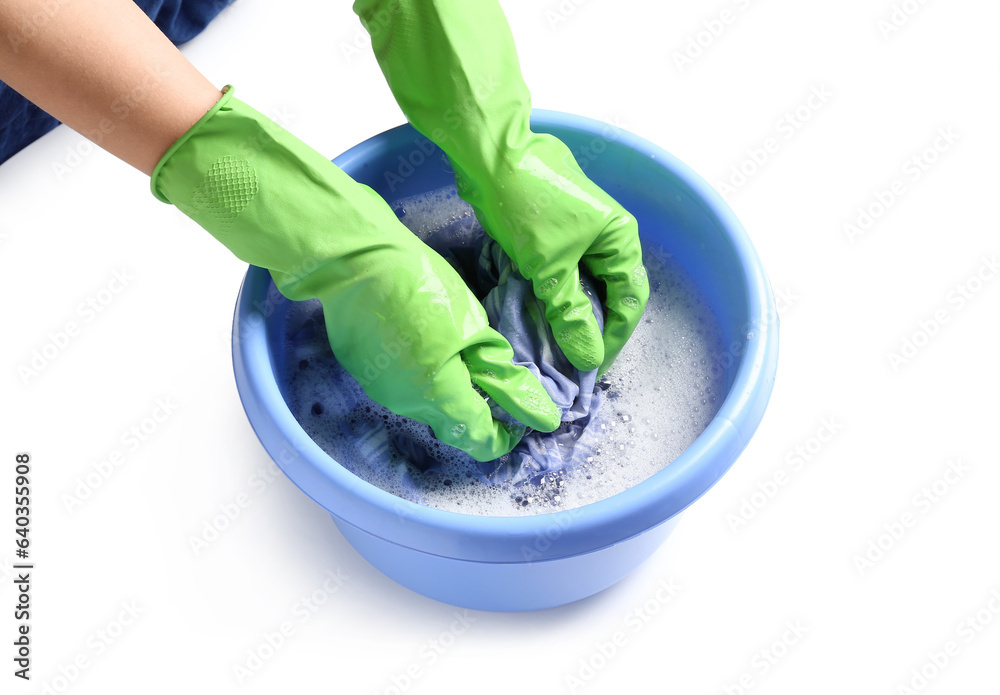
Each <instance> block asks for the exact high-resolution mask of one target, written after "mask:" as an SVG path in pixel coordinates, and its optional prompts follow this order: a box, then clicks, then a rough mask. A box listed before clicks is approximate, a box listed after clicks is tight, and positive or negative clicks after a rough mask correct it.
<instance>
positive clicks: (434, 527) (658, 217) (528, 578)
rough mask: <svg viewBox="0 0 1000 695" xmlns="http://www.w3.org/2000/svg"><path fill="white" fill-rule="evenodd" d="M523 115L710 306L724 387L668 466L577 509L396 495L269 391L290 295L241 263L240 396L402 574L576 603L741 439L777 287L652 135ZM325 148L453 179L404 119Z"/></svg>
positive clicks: (766, 380) (366, 178)
mask: <svg viewBox="0 0 1000 695" xmlns="http://www.w3.org/2000/svg"><path fill="white" fill-rule="evenodd" d="M532 127H533V129H534V130H535V131H538V132H548V133H552V134H554V135H556V136H557V137H559V138H560V139H562V140H563V141H564V142H565V143H566V144H567V145H569V147H570V149H571V150H573V153H574V155H575V156H576V157H577V160H578V161H579V162H580V165H581V166H582V167H583V168H584V170H585V171H586V173H587V174H588V176H590V177H591V178H592V179H593V180H594V181H595V182H596V183H597V184H598V185H600V186H601V187H603V188H604V189H605V190H607V191H608V192H609V193H610V194H611V195H612V196H613V197H614V198H616V199H617V200H618V201H619V202H620V203H621V204H622V205H624V206H625V208H626V209H628V210H629V211H630V212H631V213H632V214H634V215H635V216H636V217H637V218H638V220H639V228H640V232H641V235H642V238H643V241H644V243H656V244H658V245H661V246H663V247H665V248H666V249H667V250H668V251H670V252H671V253H672V254H673V256H674V258H675V259H676V260H678V261H679V262H680V264H681V265H682V267H684V268H685V269H686V270H687V272H688V273H689V274H690V276H691V277H692V278H693V280H694V281H695V283H696V284H697V285H698V286H699V288H700V290H701V292H702V293H703V295H704V297H705V298H706V300H707V301H708V303H709V305H710V306H711V307H712V310H713V311H714V312H715V314H716V316H717V317H718V319H719V322H720V325H721V329H722V334H723V338H724V340H723V354H720V355H719V356H718V360H717V364H718V368H719V369H722V370H723V371H724V372H725V375H726V386H727V395H726V398H725V400H724V402H723V404H722V406H721V407H720V409H719V412H718V414H717V415H716V416H715V418H714V419H713V420H712V422H711V423H710V424H709V426H708V428H707V429H706V430H705V431H704V432H703V433H702V434H701V435H700V436H699V437H698V438H697V440H695V442H694V443H693V444H692V445H691V446H690V447H688V448H687V450H685V451H684V453H683V454H681V456H680V457H678V458H677V459H676V460H674V461H673V462H672V463H670V465H668V466H666V467H665V468H664V469H663V470H661V471H659V472H658V473H656V474H655V475H653V476H652V477H650V478H649V479H647V480H645V481H643V482H642V483H640V484H638V485H636V486H634V487H632V488H630V489H628V490H626V491H624V492H622V493H620V494H617V495H614V496H613V497H609V498H607V499H605V500H602V501H599V502H595V503H592V504H589V505H586V506H584V507H580V508H577V509H572V510H566V511H560V512H554V513H548V514H541V515H537V516H531V517H488V516H473V515H467V514H458V513H454V512H446V511H441V510H438V509H433V508H430V507H424V506H421V505H418V504H414V503H412V502H408V501H405V500H402V499H400V498H398V497H395V496H393V495H391V494H389V493H387V492H384V491H383V490H380V489H379V488H377V487H374V486H373V485H370V484H369V483H366V482H364V481H363V480H361V479H359V478H357V477H356V476H355V475H354V474H352V473H350V472H348V471H347V470H346V469H344V468H343V467H342V466H341V465H340V464H339V463H337V462H336V461H334V460H333V459H332V458H330V457H329V456H328V455H327V454H326V453H325V452H324V451H323V450H322V449H320V447H319V446H318V445H317V444H315V443H314V442H313V441H312V440H311V439H310V438H309V436H308V435H307V434H306V433H305V431H303V429H302V428H301V427H300V426H299V424H298V422H297V421H296V420H295V418H294V417H293V416H292V413H291V411H290V410H289V408H288V406H287V405H286V403H285V400H284V398H283V396H282V389H283V388H284V377H283V375H282V374H281V373H280V370H281V369H282V367H281V365H282V364H283V363H284V360H283V358H282V351H283V350H284V345H285V341H284V335H283V325H284V321H283V318H284V315H285V312H286V310H287V308H288V306H289V302H288V301H287V300H286V299H284V298H283V297H282V296H281V295H280V294H279V293H278V291H277V290H276V289H275V287H274V285H273V284H272V282H271V279H270V275H269V274H268V272H267V271H266V270H263V269H261V268H257V267H253V266H251V267H250V269H249V271H248V272H247V275H246V278H245V279H244V282H243V286H242V288H241V289H240V294H239V299H238V301H237V304H236V314H235V318H234V323H233V362H234V368H235V373H236V384H237V387H238V389H239V393H240V398H241V399H242V401H243V407H244V408H245V410H246V413H247V417H248V418H249V419H250V422H251V424H252V425H253V428H254V430H255V431H256V433H257V436H258V437H259V438H260V441H261V443H262V444H263V445H264V447H265V449H267V451H268V453H269V454H270V455H271V457H272V458H273V459H274V460H275V462H276V463H277V465H278V466H279V467H280V468H281V470H283V471H284V472H285V474H286V475H287V476H288V477H289V478H290V479H291V480H292V481H293V482H294V483H295V484H296V485H297V486H298V487H299V488H300V489H302V491H303V492H305V493H306V494H307V495H309V497H311V498H312V499H313V500H315V501H316V502H317V503H318V504H320V505H322V506H323V507H324V508H325V509H326V510H328V511H329V512H330V514H331V515H332V516H333V519H334V521H335V522H336V524H337V526H338V528H339V529H340V531H341V532H342V533H343V534H344V536H345V537H346V538H347V540H348V541H349V542H350V543H351V544H352V545H353V546H354V547H355V548H356V549H357V550H358V552H360V553H361V554H362V555H363V556H364V557H365V558H366V559H367V560H368V561H369V562H371V563H372V564H373V565H374V566H375V567H377V568H378V569H379V570H381V571H382V572H384V573H385V574H386V575H388V576H389V577H391V578H392V579H394V580H396V581H397V582H399V583H400V584H403V585H404V586H407V587H409V588H410V589H413V590H414V591H417V592H420V593H421V594H424V595H426V596H430V597H432V598H435V599H438V600H440V601H444V602H447V603H451V604H454V605H457V606H463V607H468V608H476V609H483V610H502V611H518V610H534V609H539V608H548V607H552V606H558V605H561V604H565V603H569V602H572V601H576V600H578V599H581V598H584V597H586V596H590V595H592V594H594V593H597V592H598V591H601V590H603V589H605V588H607V587H609V586H611V585H612V584H614V583H615V582H617V581H619V580H620V579H622V578H623V577H625V576H626V575H627V574H628V573H629V572H631V571H632V570H633V569H635V567H636V566H638V565H639V563H641V562H642V561H643V560H645V559H646V558H647V557H649V555H650V554H651V553H652V552H653V551H654V550H656V548H657V547H658V546H659V545H660V544H661V543H662V542H663V541H664V539H665V538H666V537H667V535H668V534H669V533H670V532H671V531H672V530H673V528H674V526H675V525H676V523H677V521H678V518H679V515H680V513H681V512H682V511H683V510H684V509H685V508H687V506H688V505H690V504H691V503H692V502H694V501H695V500H696V499H698V498H699V497H700V496H701V495H703V494H704V493H705V492H706V491H707V490H708V489H709V488H710V487H711V486H712V485H713V484H714V483H715V482H716V481H717V480H718V479H719V478H720V477H721V476H722V475H723V474H724V473H725V472H726V471H727V470H728V469H729V467H730V466H732V464H733V462H734V461H736V458H737V457H738V456H739V454H740V453H741V452H742V451H743V449H744V447H745V446H746V445H747V442H748V441H749V440H750V437H751V436H752V435H753V433H754V431H755V430H756V429H757V425H758V424H759V423H760V420H761V418H762V417H763V414H764V409H765V407H766V406H767V401H768V398H769V397H770V394H771V388H772V385H773V383H774V373H775V368H776V364H777V357H778V325H777V315H776V313H775V309H774V300H773V298H772V296H771V291H770V287H769V285H768V282H767V279H766V277H765V275H764V271H763V268H762V267H761V264H760V260H759V259H758V257H757V254H756V252H755V251H754V248H753V246H752V245H751V243H750V240H749V238H748V237H747V235H746V232H745V231H744V229H743V227H742V226H741V225H740V223H739V221H738V220H737V219H736V217H735V216H734V215H733V212H732V211H731V210H730V209H729V207H728V206H727V205H726V204H725V203H724V202H723V200H722V199H721V198H720V197H719V196H718V195H717V194H716V193H715V191H714V190H713V189H712V188H711V187H710V186H709V185H708V184H707V183H706V182H705V181H704V180H703V179H702V178H701V177H699V176H698V175H697V174H695V173H694V172H693V171H691V170H690V169H689V168H688V167H687V166H685V165H684V164H683V163H681V162H680V161H678V160H677V159H675V158H674V157H673V156H671V155H670V154H668V153H667V152H665V151H664V150H662V149H660V148H658V147H656V146H655V145H653V144H651V143H649V142H647V141H645V140H643V139H641V138H639V137H637V136H635V135H632V134H630V133H627V132H625V131H622V130H620V129H617V128H614V127H613V126H609V125H607V124H605V123H601V122H599V121H594V120H591V119H587V118H582V117H579V116H573V115H569V114H564V113H558V112H554V111H541V110H535V111H534V112H533V115H532ZM334 162H335V163H336V164H337V165H338V166H340V167H341V168H343V169H344V170H345V171H346V172H347V173H348V174H350V175H351V176H352V177H354V178H355V179H356V180H358V181H360V182H362V183H365V184H367V185H369V186H371V187H372V188H374V189H375V190H376V191H378V192H379V193H380V194H381V195H382V196H383V197H384V198H386V199H387V200H389V201H390V202H392V201H394V200H396V199H399V198H404V197H406V196H410V195H414V194H417V193H423V192H426V191H430V190H433V189H436V188H440V187H441V186H444V185H446V184H448V183H451V182H453V177H452V173H451V170H450V168H449V167H448V163H447V160H446V158H445V157H444V155H443V154H442V153H441V151H440V150H439V149H438V148H437V147H435V146H434V145H433V144H431V143H430V141H428V140H427V139H426V138H424V137H422V136H421V135H420V134H419V133H418V132H416V131H415V130H414V129H413V128H412V127H410V126H409V125H404V126H400V127H398V128H393V129H392V130H388V131H386V132H384V133H381V134H379V135H376V136H375V137H373V138H371V139H369V140H366V141H365V142H363V143H361V144H359V145H357V146H355V147H353V148H351V149H350V150H348V151H347V152H345V153H344V154H342V155H341V156H339V157H337V158H336V159H335V160H334Z"/></svg>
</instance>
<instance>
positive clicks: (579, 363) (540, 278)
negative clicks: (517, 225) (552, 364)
mask: <svg viewBox="0 0 1000 695" xmlns="http://www.w3.org/2000/svg"><path fill="white" fill-rule="evenodd" d="M560 260H563V261H564V262H565V259H560ZM546 271H548V272H546ZM532 285H533V286H534V290H535V296H536V297H538V299H539V300H541V302H542V304H544V305H545V318H546V319H547V320H548V322H549V326H551V327H552V335H553V336H554V337H555V339H556V343H557V344H558V345H559V347H560V348H561V349H562V351H563V354H565V355H566V358H567V359H568V360H569V361H570V363H571V364H572V365H573V366H574V367H576V368H577V369H579V370H580V371H584V372H589V371H590V370H591V369H597V368H598V367H599V366H600V365H601V363H602V362H603V361H604V341H603V340H602V338H601V329H600V327H599V326H598V325H597V318H596V317H595V316H594V309H593V306H592V305H591V303H590V299H589V298H588V297H587V295H586V293H585V292H584V291H583V287H582V286H581V285H580V266H579V265H578V263H577V262H576V260H575V259H574V261H573V262H572V263H571V264H570V265H569V266H568V267H560V268H551V267H550V268H546V267H545V266H543V267H542V268H541V269H539V270H538V271H537V272H536V273H535V275H534V277H533V278H532Z"/></svg>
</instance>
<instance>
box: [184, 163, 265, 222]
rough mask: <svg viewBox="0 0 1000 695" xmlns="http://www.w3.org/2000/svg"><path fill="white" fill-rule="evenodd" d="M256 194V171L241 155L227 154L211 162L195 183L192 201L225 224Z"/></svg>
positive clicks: (233, 218) (234, 217)
mask: <svg viewBox="0 0 1000 695" xmlns="http://www.w3.org/2000/svg"><path fill="white" fill-rule="evenodd" d="M256 194H257V172H256V171H255V170H254V168H253V165H251V164H250V162H248V161H247V160H245V159H243V158H241V157H235V156H233V155H225V156H223V157H220V158H219V159H217V160H216V161H215V163H214V164H212V166H211V168H209V170H208V171H207V172H206V173H205V178H203V179H202V180H201V183H199V184H198V185H197V186H195V189H194V194H193V195H192V196H191V204H192V205H194V206H195V207H197V208H200V209H202V210H205V211H206V212H208V213H209V214H211V215H212V216H213V217H215V218H216V221H217V222H218V223H219V225H220V226H221V227H223V228H224V227H225V226H226V225H228V224H229V223H231V222H232V221H233V220H235V219H236V216H237V215H239V214H240V211H242V210H243V208H245V207H246V206H247V204H248V203H249V202H250V201H251V200H253V197H254V196H255V195H256Z"/></svg>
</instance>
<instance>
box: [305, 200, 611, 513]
mask: <svg viewBox="0 0 1000 695" xmlns="http://www.w3.org/2000/svg"><path fill="white" fill-rule="evenodd" d="M404 221H405V220H404ZM422 238H423V239H424V241H425V242H426V243H427V244H428V245H429V246H430V247H431V248H433V249H435V250H436V251H438V252H439V253H441V254H442V255H443V256H444V257H445V258H446V259H447V260H448V261H449V262H450V263H451V264H452V266H453V267H455V269H456V270H457V271H458V272H459V274H460V275H461V276H462V277H463V279H465V281H466V282H467V283H468V285H469V287H470V289H472V291H473V293H474V294H476V296H477V297H479V298H480V299H481V301H482V302H483V306H484V308H485V310H486V314H487V316H488V317H489V320H490V325H491V326H493V328H494V329H496V330H497V331H498V332H499V333H501V334H502V335H504V336H505V337H506V338H507V340H508V341H510V343H511V346H512V347H513V349H514V362H515V363H517V364H521V365H524V366H525V367H526V368H527V369H528V370H530V371H531V372H532V373H533V374H534V375H535V376H536V377H537V378H538V380H539V381H540V382H541V383H542V386H543V387H544V388H545V390H546V391H547V392H548V394H549V396H550V397H551V398H552V400H553V401H554V402H555V403H556V405H557V406H558V407H559V408H560V410H561V411H562V424H561V425H560V427H559V428H558V429H557V430H556V431H555V432H551V433H543V432H536V431H532V430H527V431H526V434H525V436H524V437H523V438H522V440H521V442H520V443H519V444H518V445H517V446H516V447H515V448H514V449H513V451H511V452H510V453H509V454H507V455H505V456H502V457H501V458H499V459H496V460H494V461H488V462H479V461H476V460H474V459H473V458H472V457H470V456H467V455H466V454H464V453H462V452H460V451H458V450H457V449H453V448H452V447H450V446H447V445H445V444H443V443H441V442H440V441H438V440H436V439H433V438H432V437H428V436H423V437H421V436H415V435H414V433H413V432H414V430H413V429H409V430H408V429H406V428H403V429H401V428H398V427H392V426H391V425H387V419H386V416H387V415H388V411H387V410H386V409H385V408H383V407H382V406H380V405H378V404H376V403H375V402H374V401H372V400H370V399H369V398H367V396H363V395H362V396H361V397H360V398H359V397H358V396H357V395H356V394H357V393H358V391H359V389H358V388H351V386H353V385H354V380H353V377H351V376H350V375H349V374H348V373H347V372H346V371H345V370H344V369H343V368H342V367H340V365H339V364H337V363H336V360H335V358H334V357H333V355H332V353H331V352H330V348H329V344H328V343H327V337H326V327H325V324H324V321H323V316H322V308H321V307H320V305H319V302H318V301H314V302H313V303H312V304H311V305H309V307H308V309H306V307H303V313H302V314H300V315H302V316H307V317H308V318H306V319H305V320H302V319H297V320H296V321H295V322H294V325H292V326H291V327H290V336H291V344H292V346H293V352H292V354H291V356H290V358H291V359H292V360H293V364H297V363H299V361H300V360H301V361H302V364H307V365H310V366H309V367H306V368H307V369H313V368H315V367H321V366H325V365H332V366H334V367H335V368H334V369H333V370H332V371H331V372H329V373H328V375H327V376H324V383H325V384H326V385H327V386H328V387H330V388H329V391H332V392H333V393H336V394H338V397H337V399H336V400H335V402H329V399H328V398H327V399H325V400H323V402H322V403H321V404H320V403H317V404H316V406H314V410H313V413H316V410H315V408H316V407H318V408H319V409H321V411H322V415H321V419H322V420H323V423H324V424H323V425H322V427H324V428H332V429H333V430H334V431H332V432H331V431H330V430H326V431H324V430H323V429H322V428H319V427H315V428H314V427H311V426H310V427H307V430H309V432H310V434H311V435H312V436H313V438H314V439H315V440H316V441H317V443H319V444H320V446H321V447H323V448H324V449H326V450H327V452H328V453H330V454H331V455H332V456H334V458H337V459H338V460H339V461H340V462H341V463H342V464H343V465H345V467H347V468H348V469H353V466H358V465H363V466H367V467H370V468H373V469H378V468H389V467H391V466H393V465H403V466H406V470H405V471H402V476H401V477H402V481H403V484H404V485H405V487H406V489H407V492H408V496H409V497H410V498H411V499H413V500H414V501H417V502H420V501H421V500H422V498H423V494H422V489H423V486H424V485H426V484H427V481H428V480H430V478H428V477H427V476H428V475H430V476H431V478H433V477H434V476H435V473H436V472H438V470H439V469H441V467H442V463H441V461H442V459H443V458H451V459H452V460H454V459H455V457H456V456H458V457H464V460H465V463H464V464H463V467H464V468H465V470H466V471H467V475H471V476H475V477H476V478H478V479H479V480H480V481H481V482H483V483H486V484H497V483H507V484H513V485H518V486H519V485H525V484H534V483H538V482H540V481H542V479H543V478H546V477H548V480H549V481H552V479H553V475H554V476H556V477H558V476H559V474H560V473H563V472H569V471H571V470H573V469H575V468H576V467H577V466H579V465H580V464H581V463H583V462H585V461H586V460H587V458H588V457H591V456H593V455H594V449H595V447H596V446H597V442H598V437H599V427H596V426H594V425H593V423H594V418H595V415H596V414H597V412H598V410H599V409H600V407H601V404H602V402H603V400H604V397H605V396H604V391H603V388H602V385H600V384H597V383H596V378H597V370H592V371H589V372H581V371H580V370H578V369H576V368H575V367H573V366H572V365H571V364H570V363H569V360H567V359H566V357H565V356H564V355H563V353H562V351H561V350H560V349H559V347H558V346H557V345H556V342H555V339H554V338H553V335H552V331H551V329H550V328H549V325H548V322H547V321H546V320H545V313H544V305H542V303H541V302H539V301H538V299H536V298H535V296H534V293H533V292H532V288H531V283H530V282H529V281H527V280H525V279H524V278H523V277H521V276H520V274H518V273H517V271H516V270H515V269H514V267H513V264H512V263H511V261H510V259H509V258H508V257H507V256H506V254H505V253H504V252H503V250H502V249H501V248H500V246H499V244H497V243H496V242H494V241H493V240H492V239H490V238H488V237H487V236H486V235H485V234H484V233H483V232H482V229H481V228H479V227H478V224H476V223H475V221H474V219H473V220H471V221H470V220H469V219H467V218H466V219H460V220H458V221H457V222H455V223H453V224H451V225H448V226H446V227H445V228H443V229H441V230H438V231H437V232H435V233H433V234H432V235H430V236H423V237H422ZM584 288H585V290H586V291H587V294H588V295H589V296H590V298H591V303H592V305H593V308H594V313H595V315H596V317H597V320H598V323H599V325H601V326H602V328H603V312H602V310H601V305H600V301H599V299H598V297H597V296H596V292H594V288H593V286H592V284H591V283H590V282H589V280H586V279H585V280H584ZM311 365H315V367H313V366H311ZM293 378H294V377H293ZM491 408H492V410H493V414H494V417H495V418H497V419H498V420H505V421H508V422H510V421H512V418H511V416H510V415H509V414H508V413H506V412H505V411H503V410H502V409H501V408H499V406H497V405H496V404H495V403H492V402H491ZM388 421H389V422H391V418H389V420H388ZM415 426H416V427H418V428H420V430H419V431H423V432H426V431H427V430H428V429H429V428H426V426H424V425H419V424H416V425H415ZM404 461H405V464H404V463H402V462H404ZM355 472H357V471H355ZM359 474H360V473H359ZM362 477H365V476H363V475H362Z"/></svg>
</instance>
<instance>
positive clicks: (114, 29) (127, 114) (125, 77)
mask: <svg viewBox="0 0 1000 695" xmlns="http://www.w3.org/2000/svg"><path fill="white" fill-rule="evenodd" d="M0 80H3V81H4V82H6V83H7V84H8V85H10V86H11V87H13V88H14V89H15V90H17V91H18V92H20V93H21V94H22V95H23V96H24V97H25V98H27V99H28V100H29V101H32V102H34V103H35V104H37V105H38V106H40V107H41V108H42V109H44V110H45V111H47V112H49V113H50V114H52V115H53V116H55V117H56V118H58V119H59V120H60V121H62V122H63V123H65V124H66V125H68V126H69V127H70V128H72V129H73V130H75V131H77V132H78V133H81V134H82V135H84V136H85V137H87V138H89V139H90V140H92V141H93V142H94V143H95V144H97V145H99V146H100V147H102V148H104V149H105V150H107V151H108V152H110V153H111V154H113V155H115V156H116V157H118V158H119V159H122V160H124V161H126V162H128V163H129V164H131V165H132V166H134V167H135V168H137V169H139V170H141V171H143V172H145V173H146V174H151V173H152V171H153V167H155V166H156V163H157V162H158V161H159V160H160V158H161V157H162V156H163V154H164V152H166V151H167V148H169V147H170V145H172V144H173V143H174V141H176V140H177V138H179V137H180V136H181V135H183V134H184V133H185V132H186V131H187V130H188V128H190V127H191V126H192V125H194V123H195V122H196V121H197V120H198V119H199V118H201V116H202V115H204V114H205V113H206V112H207V111H208V110H209V109H210V108H211V107H212V105H213V104H214V103H215V102H216V101H218V99H219V98H220V97H221V96H222V95H221V93H220V92H219V90H218V89H217V88H216V87H214V86H213V85H212V84H211V83H210V82H209V81H208V80H207V79H205V77H204V76H203V75H202V74H201V73H200V72H198V70H196V69H195V67H194V66H193V65H191V63H189V62H188V60H187V59H186V58H185V57H184V56H183V55H182V54H181V53H180V51H178V50H177V48H176V46H174V45H173V44H172V43H170V41H169V40H168V39H167V37H165V36H164V35H163V34H162V33H161V32H160V30H159V29H158V28H157V27H156V25H155V24H153V22H152V21H151V20H150V19H149V18H148V17H147V16H146V15H145V14H143V12H142V10H141V9H139V7H138V6H137V5H136V4H135V3H134V2H132V0H52V1H50V2H43V3H39V2H38V1H37V0H0Z"/></svg>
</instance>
